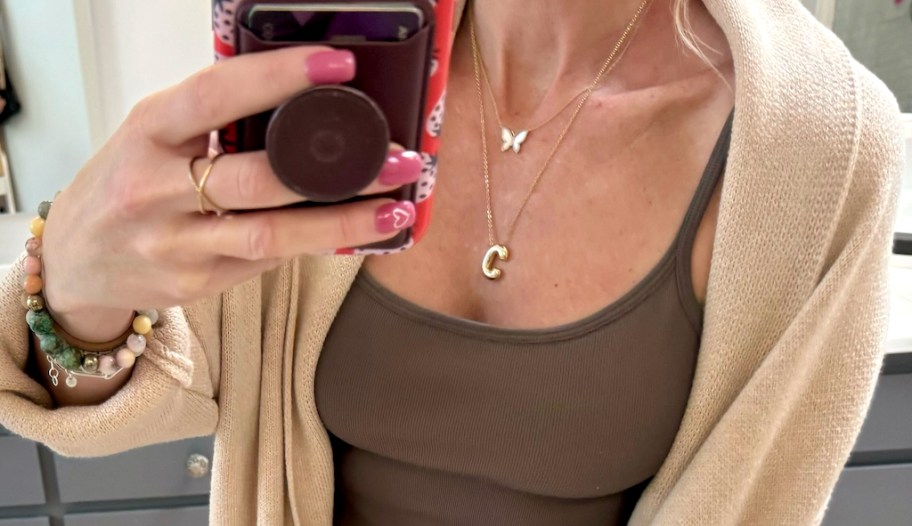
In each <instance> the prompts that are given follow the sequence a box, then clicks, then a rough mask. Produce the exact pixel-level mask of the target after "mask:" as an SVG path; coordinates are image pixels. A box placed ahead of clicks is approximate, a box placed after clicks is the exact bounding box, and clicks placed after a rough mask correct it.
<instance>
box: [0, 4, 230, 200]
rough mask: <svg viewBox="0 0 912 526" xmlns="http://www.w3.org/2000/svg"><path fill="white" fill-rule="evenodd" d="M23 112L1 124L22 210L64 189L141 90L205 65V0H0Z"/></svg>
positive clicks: (153, 88) (209, 52)
mask: <svg viewBox="0 0 912 526" xmlns="http://www.w3.org/2000/svg"><path fill="white" fill-rule="evenodd" d="M0 10H2V15H3V20H4V26H5V27H4V29H5V31H4V32H5V42H4V43H5V47H6V55H7V60H8V66H9V69H10V75H11V77H12V79H13V81H14V82H15V85H16V88H17V91H18V92H19V94H20V98H21V99H22V104H23V111H22V113H21V114H20V115H18V116H16V118H14V119H12V120H11V121H10V122H9V123H8V124H7V125H6V126H5V135H6V141H7V148H8V152H7V153H8V154H9V156H10V161H11V170H12V172H13V179H14V182H15V185H16V190H17V191H16V193H17V196H18V197H19V205H20V208H21V209H23V210H25V211H31V210H34V209H35V207H36V206H37V204H38V203H39V202H40V201H42V200H44V199H47V198H49V197H52V196H53V194H54V192H56V191H57V190H59V189H60V188H62V187H64V186H65V185H66V184H67V183H68V182H69V181H70V180H71V179H72V178H73V177H74V176H75V174H76V173H77V172H78V170H79V169H80V167H81V166H82V165H83V164H84V163H85V162H86V161H87V160H88V159H89V158H90V157H91V155H92V153H93V152H94V151H95V150H96V149H97V148H98V147H99V146H100V145H101V144H103V143H104V141H105V140H107V138H108V137H110V135H111V134H112V133H113V132H114V131H115V130H116V129H117V127H118V125H119V123H120V122H121V120H122V119H123V117H124V116H125V115H126V114H127V113H128V112H129V110H130V108H131V107H132V106H133V104H135V103H136V102H137V101H138V100H140V99H141V98H142V97H144V96H145V95H147V94H149V93H151V92H154V91H156V90H158V89H161V88H163V87H166V86H168V85H170V84H172V83H174V82H177V81H178V80H180V79H182V78H184V77H185V76H187V75H189V74H191V73H192V72H193V71H195V70H197V69H199V68H202V67H205V66H206V65H207V64H209V63H211V61H212V57H213V53H212V40H211V28H210V19H209V13H210V0H154V1H140V0H0Z"/></svg>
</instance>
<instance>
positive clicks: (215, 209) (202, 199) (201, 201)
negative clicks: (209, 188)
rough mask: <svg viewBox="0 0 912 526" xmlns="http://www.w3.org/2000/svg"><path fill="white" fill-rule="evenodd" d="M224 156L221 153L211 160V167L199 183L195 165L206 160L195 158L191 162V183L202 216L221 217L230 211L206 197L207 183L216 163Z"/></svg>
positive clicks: (207, 168) (208, 167)
mask: <svg viewBox="0 0 912 526" xmlns="http://www.w3.org/2000/svg"><path fill="white" fill-rule="evenodd" d="M222 155H224V154H221V153H220V154H218V155H216V156H215V157H212V158H211V159H209V166H207V167H206V171H204V172H203V177H202V179H200V180H199V182H197V181H196V174H194V173H193V165H194V164H195V163H196V161H197V160H199V159H205V157H194V158H193V159H191V160H190V171H189V177H190V182H191V183H192V184H193V189H194V190H196V199H197V203H198V205H199V212H200V214H202V215H211V214H215V215H217V216H221V215H224V214H225V213H227V212H228V210H226V209H225V208H224V207H221V206H219V205H217V204H215V201H213V200H212V199H211V198H210V197H209V196H208V195H206V182H207V181H208V180H209V176H210V175H211V174H212V168H213V167H214V166H215V161H217V160H218V159H219V157H221V156H222ZM207 204H208V205H209V207H210V208H212V209H211V210H210V209H209V208H207V207H206V205H207Z"/></svg>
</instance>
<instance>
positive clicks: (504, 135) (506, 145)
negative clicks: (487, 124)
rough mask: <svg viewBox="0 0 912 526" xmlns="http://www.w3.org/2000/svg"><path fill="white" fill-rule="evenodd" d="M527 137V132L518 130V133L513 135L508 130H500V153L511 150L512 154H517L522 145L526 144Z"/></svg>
mask: <svg viewBox="0 0 912 526" xmlns="http://www.w3.org/2000/svg"><path fill="white" fill-rule="evenodd" d="M528 137H529V132H528V131H527V130H520V131H519V133H513V130H511V129H509V128H501V130H500V138H501V139H503V146H501V147H500V151H502V152H505V151H507V150H510V149H512V150H513V151H514V152H516V153H519V149H520V148H521V147H522V143H524V142H526V139H527V138H528Z"/></svg>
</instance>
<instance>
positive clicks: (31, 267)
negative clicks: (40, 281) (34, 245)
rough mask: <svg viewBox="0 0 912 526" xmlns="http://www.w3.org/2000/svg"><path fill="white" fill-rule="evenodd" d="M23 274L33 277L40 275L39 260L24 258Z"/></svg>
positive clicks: (30, 257)
mask: <svg viewBox="0 0 912 526" xmlns="http://www.w3.org/2000/svg"><path fill="white" fill-rule="evenodd" d="M25 273H26V274H31V275H33V276H37V275H39V274H41V260H40V259H38V258H36V257H35V256H29V257H27V258H25Z"/></svg>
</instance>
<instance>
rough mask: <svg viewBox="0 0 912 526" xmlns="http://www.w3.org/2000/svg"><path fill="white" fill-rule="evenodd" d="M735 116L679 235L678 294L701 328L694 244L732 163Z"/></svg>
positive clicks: (721, 135) (731, 114)
mask: <svg viewBox="0 0 912 526" xmlns="http://www.w3.org/2000/svg"><path fill="white" fill-rule="evenodd" d="M734 116H735V109H734V108H732V110H731V111H730V112H729V114H728V118H727V119H725V124H724V125H723V126H722V130H721V131H720V133H719V138H718V139H717V140H716V145H715V147H714V148H713V151H712V153H711V154H710V157H709V162H708V163H707V164H706V169H705V171H704V172H703V177H702V178H701V179H700V183H699V184H698V185H697V190H696V192H695V193H694V197H693V200H692V201H691V203H690V207H689V208H688V209H687V213H686V215H685V216H684V222H683V224H682V225H681V229H680V231H679V232H678V239H677V240H676V243H677V246H676V248H675V251H676V257H675V259H676V261H677V264H676V266H677V272H678V280H677V281H678V287H679V289H678V291H679V294H681V300H682V303H683V305H684V309H685V311H686V312H687V315H688V317H690V318H691V321H692V322H693V323H694V325H695V327H697V328H700V327H701V326H702V323H701V319H702V316H701V312H700V306H699V304H698V303H696V299H695V298H694V292H693V283H692V280H691V268H690V267H691V255H692V252H693V243H694V238H695V237H696V234H697V228H698V227H699V226H700V222H701V220H702V219H703V215H704V214H705V213H706V208H707V207H708V206H709V200H710V198H711V197H712V194H713V190H715V187H716V184H717V183H718V182H719V179H720V178H721V177H722V174H723V173H724V172H725V165H726V163H727V161H728V149H729V146H730V144H731V128H732V121H733V119H734Z"/></svg>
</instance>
